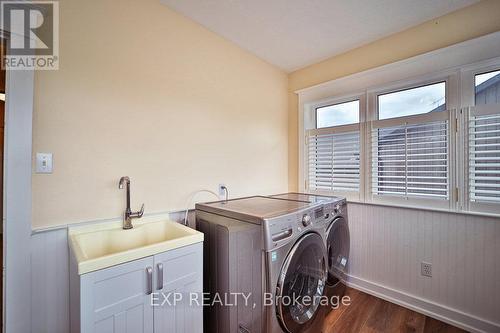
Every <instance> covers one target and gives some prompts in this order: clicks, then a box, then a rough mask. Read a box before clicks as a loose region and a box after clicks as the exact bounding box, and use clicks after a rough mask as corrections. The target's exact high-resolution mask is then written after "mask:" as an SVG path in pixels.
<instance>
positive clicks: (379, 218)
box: [348, 203, 500, 332]
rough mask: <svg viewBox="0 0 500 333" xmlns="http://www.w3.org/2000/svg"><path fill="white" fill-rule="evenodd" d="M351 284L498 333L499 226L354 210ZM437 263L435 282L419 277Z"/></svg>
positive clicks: (407, 212)
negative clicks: (426, 265)
mask: <svg viewBox="0 0 500 333" xmlns="http://www.w3.org/2000/svg"><path fill="white" fill-rule="evenodd" d="M348 213H349V229H350V236H351V252H350V266H349V275H350V277H349V284H350V285H351V286H352V287H355V288H358V289H362V290H363V291H366V292H368V293H371V294H374V295H375V296H379V297H381V298H385V299H387V300H389V301H393V302H395V303H399V304H401V305H403V306H406V307H411V308H412V309H414V310H417V311H419V312H423V313H425V314H426V315H429V316H432V317H435V318H437V319H440V320H443V321H446V322H448V323H451V324H455V325H457V326H460V327H462V328H465V329H467V330H470V331H478V332H479V331H483V332H500V219H499V218H492V217H481V216H473V215H464V214H454V213H446V212H433V211H424V210H414V209H407V208H395V207H386V206H376V205H369V204H356V203H350V204H349V206H348ZM421 262H426V263H431V264H432V277H431V278H429V277H425V276H422V275H421V268H420V264H421Z"/></svg>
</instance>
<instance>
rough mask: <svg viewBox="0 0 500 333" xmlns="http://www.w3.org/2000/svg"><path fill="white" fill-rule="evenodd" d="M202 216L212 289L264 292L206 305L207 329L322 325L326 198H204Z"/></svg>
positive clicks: (292, 330)
mask: <svg viewBox="0 0 500 333" xmlns="http://www.w3.org/2000/svg"><path fill="white" fill-rule="evenodd" d="M196 221H197V229H198V230H200V231H202V232H204V233H205V240H206V241H205V243H204V244H205V245H206V246H207V248H205V249H204V256H205V259H204V265H205V278H204V288H205V289H206V291H208V292H210V293H211V294H214V293H217V292H222V293H224V292H240V291H243V290H251V291H253V292H254V293H259V295H254V299H255V300H257V302H256V304H253V305H250V306H247V307H234V306H229V307H209V308H206V310H207V311H208V312H209V314H208V315H206V316H205V327H206V329H207V332H208V331H209V332H216V333H239V332H244V333H248V332H252V333H257V332H265V333H282V332H289V333H298V332H320V331H321V326H322V324H323V317H318V313H319V312H320V308H321V307H320V304H319V303H320V299H319V296H323V295H324V292H325V288H326V284H327V280H328V268H327V265H328V259H327V252H326V246H325V242H326V240H325V229H326V222H327V219H325V216H324V214H323V204H322V203H319V202H318V203H311V202H310V201H307V200H291V199H283V198H272V197H263V196H255V197H248V198H240V199H233V200H228V201H218V202H212V203H206V204H197V205H196ZM249 226H253V227H252V228H249ZM255 227H257V228H255ZM255 230H259V234H260V236H259V237H256V236H255V234H254V233H255ZM244 235H248V236H244ZM257 239H258V240H260V244H258V242H257ZM255 244H258V246H255ZM257 247H258V250H259V251H256V249H257ZM260 268H261V269H260ZM259 272H260V276H259ZM240 273H241V274H240ZM245 288H246V289H245ZM306 300H310V301H308V302H307V303H306V302H305V301H306ZM259 301H261V302H259Z"/></svg>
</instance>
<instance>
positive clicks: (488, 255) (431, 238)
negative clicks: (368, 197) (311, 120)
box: [31, 203, 500, 333]
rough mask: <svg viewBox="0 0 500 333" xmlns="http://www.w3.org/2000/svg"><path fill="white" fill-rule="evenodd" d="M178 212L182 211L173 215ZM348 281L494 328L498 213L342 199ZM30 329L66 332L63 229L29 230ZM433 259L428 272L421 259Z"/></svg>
mask: <svg viewBox="0 0 500 333" xmlns="http://www.w3.org/2000/svg"><path fill="white" fill-rule="evenodd" d="M173 218H174V219H176V220H179V219H182V218H183V216H182V214H176V216H175V217H173ZM349 226H350V232H351V253H350V277H349V279H350V280H349V284H350V285H351V286H353V287H355V288H359V289H361V290H363V291H366V292H368V293H371V294H374V295H376V296H378V297H381V298H385V299H387V300H390V301H393V302H395V303H398V304H401V305H403V306H406V307H409V308H412V309H415V310H417V311H419V312H422V313H425V314H426V315H430V316H432V317H435V318H437V319H440V320H443V321H447V322H449V323H451V324H455V325H457V326H460V327H463V328H466V329H468V330H470V331H477V332H491V333H493V332H500V310H499V309H500V256H499V254H500V219H498V218H490V217H480V216H473V215H462V214H453V213H441V212H432V211H423V210H414V209H406V208H393V207H382V206H374V205H368V204H356V203H350V204H349ZM31 250H32V251H31V252H32V259H31V265H32V280H31V283H32V318H31V325H32V331H33V332H37V333H38V332H39V333H67V332H69V311H68V308H69V290H68V289H69V282H68V281H69V273H68V270H69V268H68V241H67V229H66V228H60V229H54V230H48V231H44V232H36V233H34V234H33V236H32V242H31ZM422 261H425V262H428V263H432V278H428V277H424V276H421V274H420V263H421V262H422Z"/></svg>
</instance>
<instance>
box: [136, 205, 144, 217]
mask: <svg viewBox="0 0 500 333" xmlns="http://www.w3.org/2000/svg"><path fill="white" fill-rule="evenodd" d="M142 215H144V204H142V206H141V210H140V211H139V212H138V213H137V217H139V218H141V217H142Z"/></svg>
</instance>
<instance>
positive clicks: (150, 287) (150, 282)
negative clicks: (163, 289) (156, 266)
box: [146, 267, 153, 295]
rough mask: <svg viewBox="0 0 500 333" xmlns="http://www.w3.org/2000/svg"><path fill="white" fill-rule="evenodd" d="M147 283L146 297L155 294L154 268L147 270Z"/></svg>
mask: <svg viewBox="0 0 500 333" xmlns="http://www.w3.org/2000/svg"><path fill="white" fill-rule="evenodd" d="M146 283H147V291H146V295H151V294H152V293H153V268H152V267H147V268H146Z"/></svg>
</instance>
